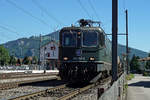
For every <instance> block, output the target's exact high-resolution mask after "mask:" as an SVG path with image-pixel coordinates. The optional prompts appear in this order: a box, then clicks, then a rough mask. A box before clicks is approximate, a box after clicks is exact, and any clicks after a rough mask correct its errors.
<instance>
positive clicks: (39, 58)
mask: <svg viewBox="0 0 150 100" xmlns="http://www.w3.org/2000/svg"><path fill="white" fill-rule="evenodd" d="M41 42H42V36H41V34H40V43H39V69H41V68H40V67H41Z"/></svg>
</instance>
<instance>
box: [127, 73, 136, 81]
mask: <svg viewBox="0 0 150 100" xmlns="http://www.w3.org/2000/svg"><path fill="white" fill-rule="evenodd" d="M132 78H134V74H129V75H127V76H126V80H131V79H132Z"/></svg>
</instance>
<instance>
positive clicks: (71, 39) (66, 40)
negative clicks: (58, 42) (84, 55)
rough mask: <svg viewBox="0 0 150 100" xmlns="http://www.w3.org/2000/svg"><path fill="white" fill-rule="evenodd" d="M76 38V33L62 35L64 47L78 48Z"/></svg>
mask: <svg viewBox="0 0 150 100" xmlns="http://www.w3.org/2000/svg"><path fill="white" fill-rule="evenodd" d="M76 37H77V36H76V34H75V33H69V32H64V33H63V34H62V45H63V46H70V47H72V46H76V43H77V42H76Z"/></svg>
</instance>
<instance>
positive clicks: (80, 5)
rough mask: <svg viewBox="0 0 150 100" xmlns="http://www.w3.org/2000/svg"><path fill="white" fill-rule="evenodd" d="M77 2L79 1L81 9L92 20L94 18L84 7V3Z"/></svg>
mask: <svg viewBox="0 0 150 100" xmlns="http://www.w3.org/2000/svg"><path fill="white" fill-rule="evenodd" d="M77 1H78V3H79V5H80V6H81V8H82V9H83V10H84V12H85V13H86V14H87V16H88V17H89V18H91V19H92V17H91V15H90V14H89V12H88V10H86V8H85V7H84V6H83V4H82V2H81V1H80V0H77Z"/></svg>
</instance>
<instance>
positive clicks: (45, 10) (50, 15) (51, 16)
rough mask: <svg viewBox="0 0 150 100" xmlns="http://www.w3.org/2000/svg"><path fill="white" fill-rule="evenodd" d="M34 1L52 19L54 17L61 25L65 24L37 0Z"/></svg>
mask: <svg viewBox="0 0 150 100" xmlns="http://www.w3.org/2000/svg"><path fill="white" fill-rule="evenodd" d="M32 2H33V3H34V4H35V5H36V6H37V7H38V8H39V9H40V10H41V11H43V12H44V13H45V14H46V15H47V16H48V17H49V18H50V19H53V20H54V21H55V22H57V23H58V24H60V25H64V24H63V23H62V22H61V21H60V20H58V19H57V18H56V17H55V16H54V15H52V14H50V13H49V12H48V11H47V9H46V8H44V7H43V6H42V5H40V4H39V3H38V1H37V0H32Z"/></svg>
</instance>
